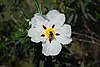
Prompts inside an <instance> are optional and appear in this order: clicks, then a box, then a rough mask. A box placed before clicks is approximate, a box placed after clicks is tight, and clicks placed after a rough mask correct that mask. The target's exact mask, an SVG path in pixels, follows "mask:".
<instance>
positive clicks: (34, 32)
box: [28, 28, 46, 42]
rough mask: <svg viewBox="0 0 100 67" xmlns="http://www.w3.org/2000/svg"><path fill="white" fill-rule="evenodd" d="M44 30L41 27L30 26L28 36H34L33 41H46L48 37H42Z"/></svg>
mask: <svg viewBox="0 0 100 67" xmlns="http://www.w3.org/2000/svg"><path fill="white" fill-rule="evenodd" d="M41 34H42V30H41V29H39V28H30V29H29V31H28V36H29V37H32V38H31V41H33V42H40V41H46V38H43V37H41Z"/></svg>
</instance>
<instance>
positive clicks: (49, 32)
mask: <svg viewBox="0 0 100 67" xmlns="http://www.w3.org/2000/svg"><path fill="white" fill-rule="evenodd" d="M55 34H56V31H55V29H54V28H47V29H46V30H45V36H46V37H47V38H54V35H55Z"/></svg>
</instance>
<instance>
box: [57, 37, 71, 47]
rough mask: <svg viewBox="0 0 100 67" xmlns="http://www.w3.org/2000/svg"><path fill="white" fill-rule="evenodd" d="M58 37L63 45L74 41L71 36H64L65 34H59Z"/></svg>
mask: <svg viewBox="0 0 100 67" xmlns="http://www.w3.org/2000/svg"><path fill="white" fill-rule="evenodd" d="M56 39H57V40H58V41H59V42H60V43H62V44H63V45H64V44H69V43H70V42H71V41H72V38H71V37H64V36H62V35H60V36H57V37H56Z"/></svg>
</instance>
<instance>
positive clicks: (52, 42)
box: [28, 10, 72, 56]
mask: <svg viewBox="0 0 100 67" xmlns="http://www.w3.org/2000/svg"><path fill="white" fill-rule="evenodd" d="M64 22H65V15H64V14H62V13H59V12H58V11H57V10H51V11H49V12H48V14H47V15H45V16H43V15H41V14H39V13H36V14H35V15H34V17H33V18H32V19H31V21H30V22H29V24H30V25H31V28H30V29H29V31H28V35H29V37H31V41H33V42H36V43H37V42H42V47H43V48H42V53H43V54H44V55H45V56H49V55H51V56H54V55H58V54H59V53H60V51H61V49H62V46H61V44H69V43H70V42H71V41H72V38H71V37H70V36H71V26H70V25H67V24H64Z"/></svg>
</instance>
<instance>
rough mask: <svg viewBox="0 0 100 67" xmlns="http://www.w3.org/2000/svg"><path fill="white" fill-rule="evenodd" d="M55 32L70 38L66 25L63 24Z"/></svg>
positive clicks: (69, 29) (69, 30)
mask: <svg viewBox="0 0 100 67" xmlns="http://www.w3.org/2000/svg"><path fill="white" fill-rule="evenodd" d="M57 32H60V34H61V35H63V36H65V37H70V36H71V26H70V25H68V24H64V25H63V26H62V27H61V28H59V29H57Z"/></svg>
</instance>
